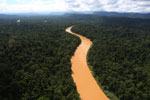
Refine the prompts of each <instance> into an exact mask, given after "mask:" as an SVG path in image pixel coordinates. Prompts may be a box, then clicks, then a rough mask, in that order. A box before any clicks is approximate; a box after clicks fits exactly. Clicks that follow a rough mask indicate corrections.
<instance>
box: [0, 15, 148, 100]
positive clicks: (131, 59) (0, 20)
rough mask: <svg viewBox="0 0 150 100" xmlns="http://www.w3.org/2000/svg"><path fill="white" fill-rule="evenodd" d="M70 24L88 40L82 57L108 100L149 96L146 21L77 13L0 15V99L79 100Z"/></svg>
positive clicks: (74, 39)
mask: <svg viewBox="0 0 150 100" xmlns="http://www.w3.org/2000/svg"><path fill="white" fill-rule="evenodd" d="M18 19H20V20H21V22H20V23H16V20H18ZM70 25H76V26H75V27H73V32H76V33H79V34H81V35H83V36H86V37H88V38H89V39H91V40H92V42H93V45H92V47H91V49H90V50H89V53H88V56H87V61H88V64H89V67H90V68H91V70H92V72H93V75H94V77H95V79H96V80H97V82H98V83H99V85H100V87H101V88H103V90H104V92H105V93H106V94H107V96H109V98H110V99H111V100H150V84H149V83H150V29H149V26H150V20H149V19H132V18H123V17H122V18H120V17H101V16H96V15H80V14H66V15H63V16H11V15H9V16H7V15H3V16H0V100H80V98H79V95H78V93H77V91H76V86H75V84H74V82H73V79H72V77H71V73H72V72H71V63H70V58H71V56H72V55H73V53H74V51H75V49H76V47H77V46H78V45H79V44H80V40H79V38H77V37H76V36H72V35H70V34H68V33H66V32H65V28H67V27H68V26H70ZM87 84H88V83H87Z"/></svg>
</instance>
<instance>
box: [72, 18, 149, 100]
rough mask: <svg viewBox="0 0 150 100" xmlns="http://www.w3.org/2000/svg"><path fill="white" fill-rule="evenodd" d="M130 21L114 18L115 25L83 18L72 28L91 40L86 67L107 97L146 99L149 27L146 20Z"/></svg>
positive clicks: (147, 99) (115, 98) (131, 99)
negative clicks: (82, 21)
mask: <svg viewBox="0 0 150 100" xmlns="http://www.w3.org/2000/svg"><path fill="white" fill-rule="evenodd" d="M106 19H107V18H106ZM112 19H114V18H112ZM120 19H121V18H120ZM126 19H128V18H125V20H126ZM97 20H100V19H97ZM116 20H117V19H116ZM118 20H119V19H118ZM122 20H124V18H122ZM136 20H138V19H132V22H134V21H135V22H136ZM139 20H141V19H139ZM130 21H131V19H129V20H126V22H125V23H122V22H123V21H121V22H119V21H117V22H116V23H118V25H116V24H115V23H110V24H109V23H107V24H103V23H102V22H101V21H96V20H95V21H91V22H90V21H87V22H85V23H82V24H80V25H77V26H75V27H73V32H76V33H79V34H81V35H83V36H86V37H88V38H89V39H91V40H92V41H93V45H92V47H91V49H90V51H89V54H88V59H87V60H88V63H89V67H90V68H91V69H92V71H93V75H94V77H95V78H96V80H97V81H98V83H99V85H100V86H101V87H102V88H103V90H104V92H105V93H106V94H107V96H109V97H110V99H111V100H150V84H149V83H150V31H149V27H145V26H147V24H148V23H150V21H149V20H144V21H143V22H142V23H143V24H141V23H138V22H136V24H135V23H132V24H131V22H130ZM146 21H147V22H146ZM111 22H113V20H111ZM144 22H146V23H145V24H144ZM127 23H128V24H127ZM137 26H138V27H137Z"/></svg>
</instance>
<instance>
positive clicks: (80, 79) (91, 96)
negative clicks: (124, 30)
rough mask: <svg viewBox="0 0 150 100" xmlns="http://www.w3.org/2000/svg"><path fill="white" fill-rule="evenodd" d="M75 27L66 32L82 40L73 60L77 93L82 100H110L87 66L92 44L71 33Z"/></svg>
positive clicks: (84, 38)
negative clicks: (88, 53)
mask: <svg viewBox="0 0 150 100" xmlns="http://www.w3.org/2000/svg"><path fill="white" fill-rule="evenodd" d="M72 27H73V26H70V27H68V28H67V29H66V32H68V33H71V34H73V35H76V36H78V37H79V38H80V39H81V44H80V45H79V46H78V47H77V49H76V51H75V53H74V56H72V58H71V63H72V67H71V69H72V72H73V74H72V77H73V80H74V83H75V84H76V87H77V91H78V93H79V95H80V98H81V99H82V100H109V98H108V97H107V96H106V95H105V94H104V92H103V91H102V90H101V88H100V87H99V85H98V84H97V82H96V80H95V79H94V77H93V76H92V73H91V71H90V69H89V67H88V65H87V60H86V57H87V52H88V50H89V48H90V46H91V45H92V42H91V41H90V40H89V39H87V38H86V37H83V36H81V35H78V34H76V33H73V32H72V31H71V29H72Z"/></svg>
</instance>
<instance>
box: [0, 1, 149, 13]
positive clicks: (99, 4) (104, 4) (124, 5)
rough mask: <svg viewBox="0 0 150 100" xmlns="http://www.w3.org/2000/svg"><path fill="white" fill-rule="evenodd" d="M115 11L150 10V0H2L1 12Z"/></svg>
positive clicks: (141, 11) (0, 2)
mask: <svg viewBox="0 0 150 100" xmlns="http://www.w3.org/2000/svg"><path fill="white" fill-rule="evenodd" d="M64 11H115V12H140V13H145V12H150V0H0V13H26V12H64Z"/></svg>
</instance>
